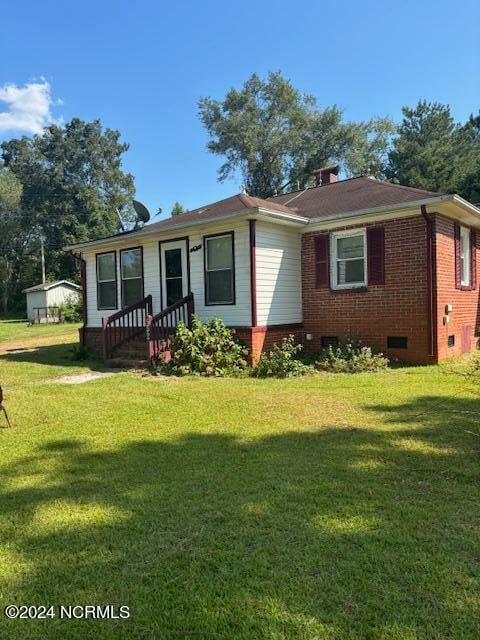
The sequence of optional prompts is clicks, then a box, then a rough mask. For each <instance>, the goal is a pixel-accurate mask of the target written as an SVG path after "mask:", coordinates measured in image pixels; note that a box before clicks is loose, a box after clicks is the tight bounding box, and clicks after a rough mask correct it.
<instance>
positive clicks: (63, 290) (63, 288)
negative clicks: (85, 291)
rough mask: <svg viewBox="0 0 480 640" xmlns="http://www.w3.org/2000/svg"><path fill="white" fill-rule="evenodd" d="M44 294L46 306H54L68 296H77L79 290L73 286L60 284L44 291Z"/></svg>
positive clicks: (63, 301)
mask: <svg viewBox="0 0 480 640" xmlns="http://www.w3.org/2000/svg"><path fill="white" fill-rule="evenodd" d="M46 294H47V307H56V306H58V305H59V304H62V303H65V302H66V301H67V300H68V299H69V298H70V297H73V296H78V294H79V290H78V289H75V287H69V286H68V285H64V284H60V285H58V287H53V289H49V290H48V291H46Z"/></svg>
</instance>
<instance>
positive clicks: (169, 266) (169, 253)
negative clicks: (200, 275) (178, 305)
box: [160, 240, 188, 309]
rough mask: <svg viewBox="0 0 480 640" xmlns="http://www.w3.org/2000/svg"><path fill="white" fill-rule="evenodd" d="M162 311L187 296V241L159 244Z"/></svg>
mask: <svg viewBox="0 0 480 640" xmlns="http://www.w3.org/2000/svg"><path fill="white" fill-rule="evenodd" d="M160 266H161V279H162V282H161V287H162V309H166V308H167V307H169V306H170V305H172V304H174V303H175V302H177V301H178V300H181V299H182V298H184V297H185V296H186V295H187V294H188V260H187V241H186V240H174V241H172V242H161V243H160Z"/></svg>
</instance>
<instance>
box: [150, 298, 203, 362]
mask: <svg viewBox="0 0 480 640" xmlns="http://www.w3.org/2000/svg"><path fill="white" fill-rule="evenodd" d="M193 313H194V301H193V293H192V292H190V293H189V294H188V295H186V296H185V297H184V298H182V299H181V300H177V302H174V303H173V304H171V305H170V306H169V307H167V308H166V309H163V311H160V313H157V314H156V315H155V316H152V315H149V316H147V354H148V357H149V359H152V358H155V357H157V356H158V355H159V354H160V353H162V352H164V351H165V350H166V348H167V347H168V343H169V339H170V336H171V335H172V334H173V333H175V331H176V328H177V326H178V323H179V322H184V323H185V324H186V325H187V327H190V326H191V325H192V316H193Z"/></svg>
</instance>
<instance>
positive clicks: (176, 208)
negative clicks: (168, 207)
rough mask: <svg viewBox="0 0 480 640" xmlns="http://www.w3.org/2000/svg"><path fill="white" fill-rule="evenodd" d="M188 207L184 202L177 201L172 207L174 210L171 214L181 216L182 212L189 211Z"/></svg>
mask: <svg viewBox="0 0 480 640" xmlns="http://www.w3.org/2000/svg"><path fill="white" fill-rule="evenodd" d="M187 212H188V209H185V207H184V206H183V204H182V203H181V202H178V200H177V202H175V204H174V205H173V207H172V212H171V214H170V215H171V216H172V217H175V216H181V215H182V213H187Z"/></svg>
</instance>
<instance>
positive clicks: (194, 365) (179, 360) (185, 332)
mask: <svg viewBox="0 0 480 640" xmlns="http://www.w3.org/2000/svg"><path fill="white" fill-rule="evenodd" d="M171 352H172V358H171V360H170V362H168V363H166V364H163V365H160V368H161V370H162V371H163V372H165V373H171V374H173V375H180V376H185V375H200V376H225V375H229V374H235V373H238V372H240V371H242V370H243V369H245V368H246V367H247V360H246V358H247V353H248V352H247V349H246V348H245V347H244V346H242V345H241V344H240V343H239V342H237V341H236V340H235V338H234V336H233V334H232V332H231V331H230V329H228V328H227V327H226V326H225V324H224V323H223V321H222V320H220V318H215V319H214V320H209V321H208V322H205V323H202V322H201V321H200V319H199V318H198V316H194V317H193V322H192V328H191V329H189V328H188V327H187V326H186V325H185V324H184V323H183V322H180V324H179V325H178V327H177V330H176V332H175V335H174V337H173V340H172V344H171Z"/></svg>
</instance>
